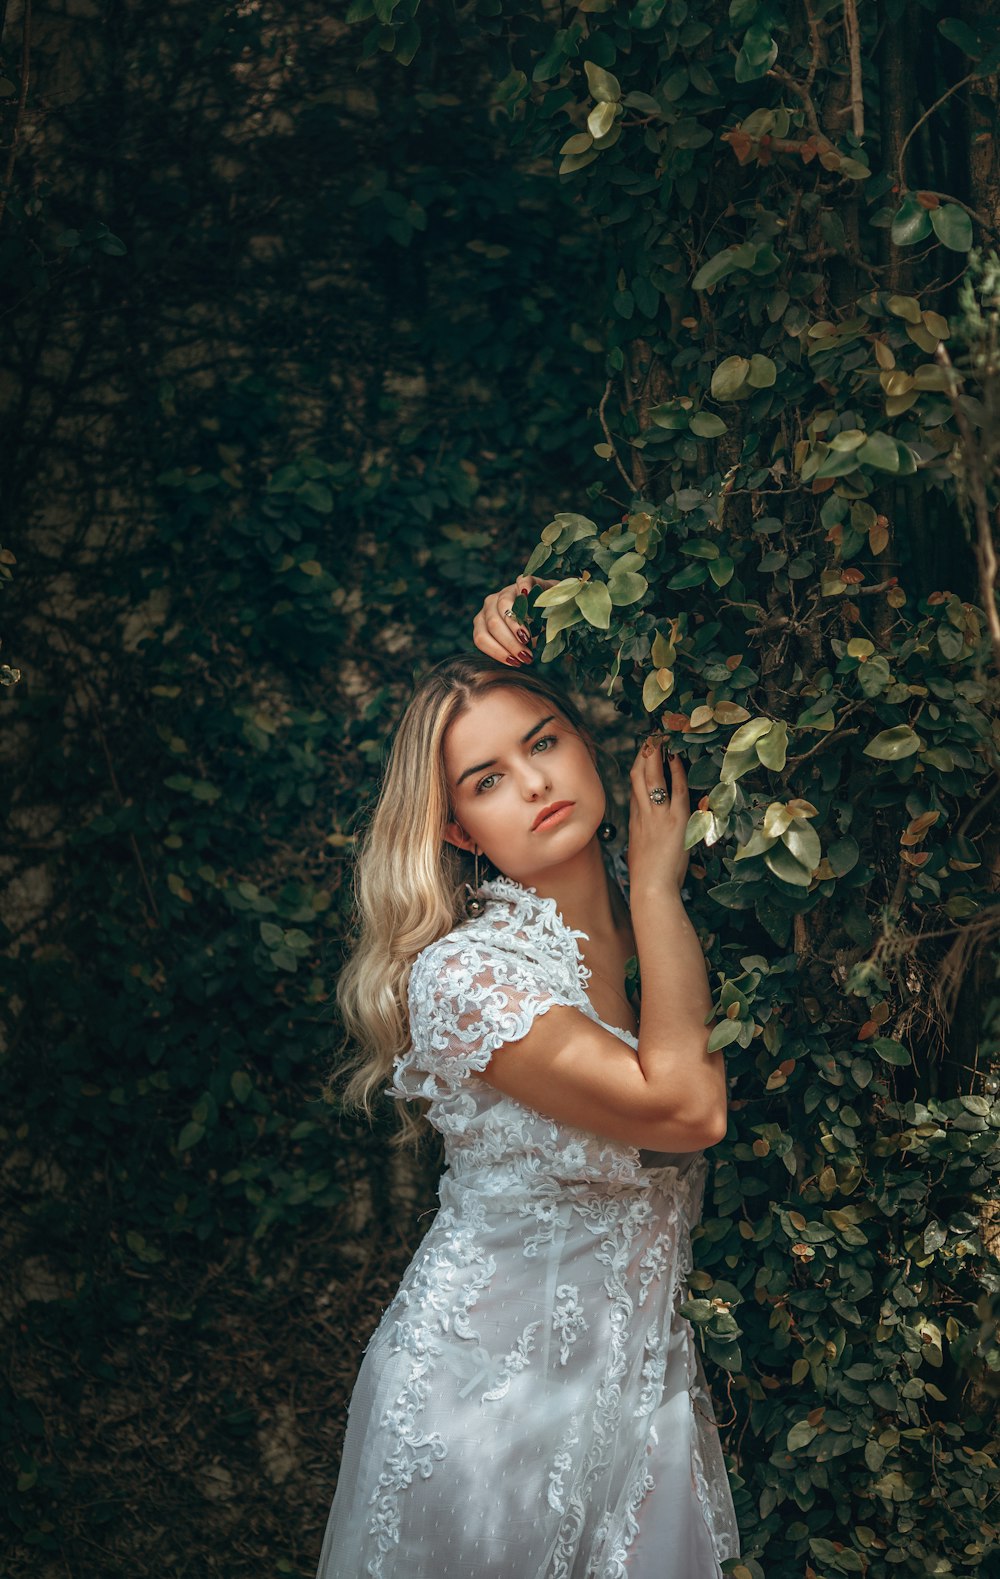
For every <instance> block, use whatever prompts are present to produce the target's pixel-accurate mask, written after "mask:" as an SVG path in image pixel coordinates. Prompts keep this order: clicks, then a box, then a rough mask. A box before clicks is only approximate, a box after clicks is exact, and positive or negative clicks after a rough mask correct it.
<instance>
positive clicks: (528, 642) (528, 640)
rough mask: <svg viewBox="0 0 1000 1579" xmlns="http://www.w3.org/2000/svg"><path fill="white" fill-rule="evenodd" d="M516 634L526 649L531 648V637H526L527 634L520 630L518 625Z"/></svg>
mask: <svg viewBox="0 0 1000 1579" xmlns="http://www.w3.org/2000/svg"><path fill="white" fill-rule="evenodd" d="M517 634H518V639H519V640H520V641H523V642H524V645H525V646H526V647H530V646H531V637H530V636H529V635H528V632H527V631H526V630H522V629H521V627H520V625H519V626H518V627H517Z"/></svg>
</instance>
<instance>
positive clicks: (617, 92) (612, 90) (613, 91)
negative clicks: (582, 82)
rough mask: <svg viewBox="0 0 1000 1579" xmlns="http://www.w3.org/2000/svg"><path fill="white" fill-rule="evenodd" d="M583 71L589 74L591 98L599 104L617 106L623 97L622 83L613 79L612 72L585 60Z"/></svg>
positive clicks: (588, 82)
mask: <svg viewBox="0 0 1000 1579" xmlns="http://www.w3.org/2000/svg"><path fill="white" fill-rule="evenodd" d="M583 69H584V71H585V72H586V74H587V87H588V88H589V89H590V96H591V98H593V99H596V100H597V101H598V103H602V102H603V103H609V104H617V103H618V101H619V99H620V98H621V96H622V88H621V83H620V82H619V81H618V78H617V77H613V76H612V75H611V73H610V71H605V70H604V67H603V66H597V65H595V64H594V62H593V61H592V60H585V61H584V63H583Z"/></svg>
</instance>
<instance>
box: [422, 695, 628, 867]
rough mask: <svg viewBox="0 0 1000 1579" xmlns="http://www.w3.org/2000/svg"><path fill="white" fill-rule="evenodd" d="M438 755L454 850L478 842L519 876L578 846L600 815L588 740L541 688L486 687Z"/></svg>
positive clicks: (553, 861)
mask: <svg viewBox="0 0 1000 1579" xmlns="http://www.w3.org/2000/svg"><path fill="white" fill-rule="evenodd" d="M444 765H445V773H446V775H447V779H448V788H449V792H450V795H451V804H452V808H453V811H454V820H453V821H452V822H449V823H448V824H447V826H446V828H445V838H446V839H447V840H448V841H449V842H450V843H451V844H455V845H457V846H458V848H459V849H461V850H470V851H471V850H474V849H475V847H476V845H478V846H479V849H480V851H481V852H482V853H483V854H484V855H485V856H486V857H487V859H488V860H490V861H492V862H493V864H494V866H497V867H499V869H500V870H501V871H502V872H505V873H506V874H507V876H508V877H513V878H515V879H516V880H517V881H518V882H529V881H530V880H531V879H532V878H533V877H534V875H535V874H536V873H540V872H542V871H543V870H545V869H547V868H549V867H552V866H557V865H559V864H560V863H561V862H563V861H567V860H569V859H571V858H572V857H573V856H575V855H577V854H578V853H579V851H580V850H582V849H583V848H584V846H585V845H587V844H588V843H589V842H590V840H591V839H592V838H593V837H594V834H595V833H596V831H597V829H598V827H599V826H600V824H601V821H602V820H603V817H604V813H605V800H604V787H603V785H602V784H601V780H600V776H599V774H598V772H597V769H596V767H595V766H594V762H593V758H592V757H591V754H590V751H589V749H588V747H587V744H586V742H585V741H584V739H583V738H582V736H581V735H579V734H577V732H576V730H575V729H574V728H573V726H572V725H571V724H570V723H568V722H567V720H566V719H565V718H563V716H562V714H561V713H559V712H557V711H556V710H555V706H554V704H553V703H551V702H549V701H548V700H547V699H546V698H545V697H541V696H534V695H532V694H531V693H530V692H527V691H518V690H514V689H512V688H511V687H510V686H506V685H495V686H492V687H490V688H489V689H488V690H485V691H483V692H482V693H481V694H480V695H479V696H478V697H477V698H476V699H475V700H474V701H473V702H472V703H471V705H470V706H469V707H468V709H467V710H466V711H465V712H464V713H462V715H461V716H460V717H459V718H456V719H455V720H454V722H453V723H452V724H451V725H450V726H449V728H448V730H447V733H446V734H445V740H444ZM556 806H559V807H561V810H559V811H558V812H557V813H556V814H554V815H551V816H545V815H544V814H545V813H546V811H547V810H549V809H550V808H552V807H556Z"/></svg>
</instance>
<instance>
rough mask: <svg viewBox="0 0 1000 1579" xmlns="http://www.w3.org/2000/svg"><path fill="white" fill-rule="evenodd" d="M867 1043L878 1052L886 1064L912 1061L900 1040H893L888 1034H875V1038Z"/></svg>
mask: <svg viewBox="0 0 1000 1579" xmlns="http://www.w3.org/2000/svg"><path fill="white" fill-rule="evenodd" d="M868 1045H869V1046H870V1047H873V1048H874V1049H875V1051H876V1052H877V1053H878V1055H879V1057H880V1058H881V1059H883V1060H884V1061H885V1062H886V1063H887V1064H900V1065H904V1064H909V1063H911V1062H912V1060H911V1058H910V1055H909V1053H908V1052H907V1050H906V1048H905V1047H904V1046H903V1044H902V1043H901V1042H896V1041H893V1039H892V1038H891V1037H889V1036H876V1038H875V1040H874V1041H873V1042H870V1043H869V1044H868Z"/></svg>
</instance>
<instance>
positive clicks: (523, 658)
mask: <svg viewBox="0 0 1000 1579" xmlns="http://www.w3.org/2000/svg"><path fill="white" fill-rule="evenodd" d="M517 661H518V663H530V662H531V654H530V652H519V653H518V655H517Z"/></svg>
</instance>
